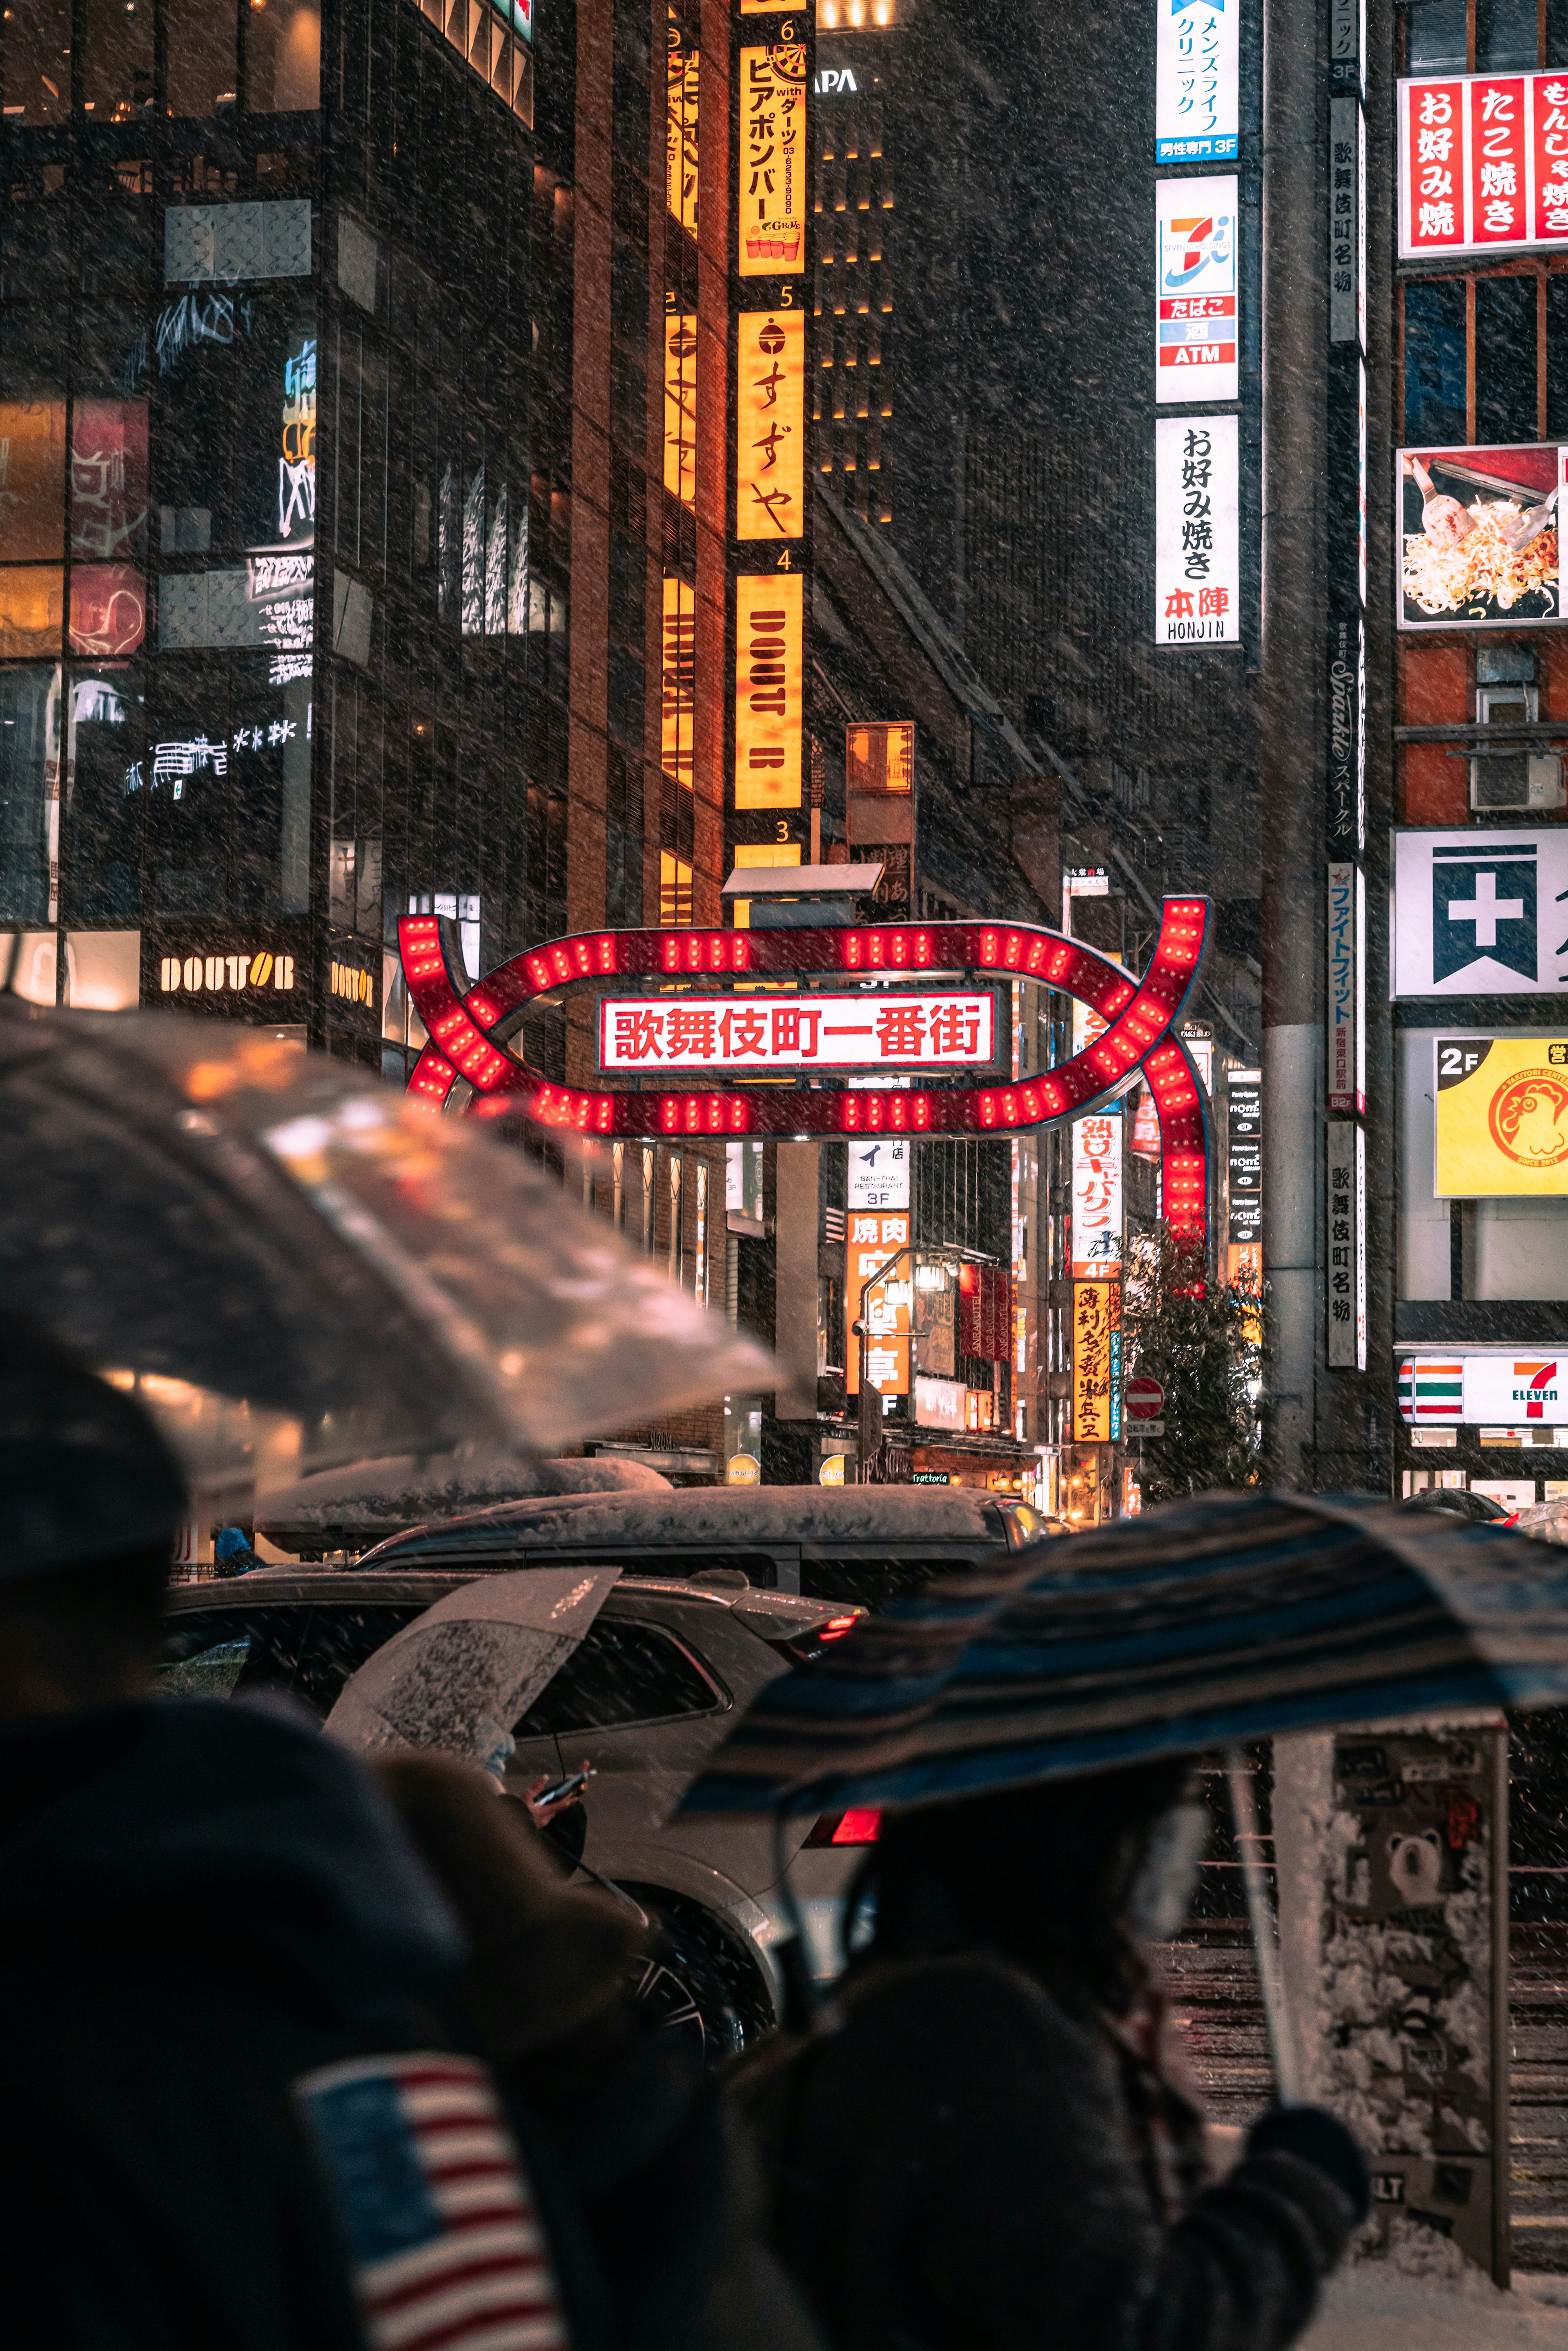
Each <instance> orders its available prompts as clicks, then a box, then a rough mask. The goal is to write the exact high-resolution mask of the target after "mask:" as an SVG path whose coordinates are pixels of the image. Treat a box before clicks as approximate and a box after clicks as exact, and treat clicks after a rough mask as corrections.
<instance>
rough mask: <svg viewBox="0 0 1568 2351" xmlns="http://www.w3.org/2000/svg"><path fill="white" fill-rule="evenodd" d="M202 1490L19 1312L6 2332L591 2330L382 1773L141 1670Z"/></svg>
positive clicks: (231, 2334)
mask: <svg viewBox="0 0 1568 2351" xmlns="http://www.w3.org/2000/svg"><path fill="white" fill-rule="evenodd" d="M187 1507H188V1505H187V1499H186V1494H185V1489H184V1481H183V1476H182V1474H181V1471H180V1468H179V1466H178V1464H177V1463H176V1461H175V1459H174V1458H173V1457H172V1454H171V1453H170V1451H169V1449H168V1447H166V1445H165V1444H164V1442H163V1440H162V1437H161V1436H160V1435H159V1432H158V1430H157V1429H156V1427H155V1426H153V1424H152V1421H151V1420H150V1419H149V1418H148V1416H146V1414H145V1413H144V1411H143V1410H142V1408H141V1405H139V1404H138V1403H137V1402H136V1401H135V1399H134V1398H133V1397H132V1396H131V1395H126V1394H124V1393H123V1392H121V1391H120V1390H119V1389H117V1388H115V1387H112V1386H110V1384H107V1383H106V1382H104V1381H101V1380H99V1379H98V1378H96V1377H94V1376H93V1375H92V1374H90V1373H89V1372H88V1371H87V1370H86V1369H85V1368H83V1367H82V1366H81V1365H80V1364H78V1363H77V1362H76V1361H75V1360H74V1359H73V1358H72V1357H70V1356H69V1355H68V1354H67V1353H65V1351H64V1350H63V1349H61V1348H59V1347H57V1346H56V1345H55V1344H54V1343H52V1342H51V1341H49V1340H48V1339H47V1338H46V1337H45V1335H44V1334H43V1333H42V1332H40V1331H38V1330H37V1328H36V1327H33V1326H30V1325H28V1324H26V1322H23V1321H22V1320H21V1319H20V1318H18V1317H16V1316H0V2005H3V2009H4V2013H5V2017H6V2019H7V2021H8V2024H9V2028H10V2029H9V2031H8V2033H7V2036H6V2041H5V2049H4V2052H3V2053H0V2109H3V2111H4V2113H5V2158H4V2161H3V2163H0V2262H3V2265H4V2272H5V2309H6V2316H7V2320H8V2339H9V2340H12V2341H15V2342H16V2343H28V2344H45V2343H47V2344H50V2345H58V2346H62V2351H77V2346H81V2351H89V2346H90V2351H211V2346H214V2345H218V2344H221V2345H223V2346H225V2351H380V2346H385V2345H390V2344H392V2343H399V2344H402V2343H407V2342H409V2341H410V2340H411V2339H413V2336H415V2335H420V2334H421V2332H422V2330H421V2325H420V2322H421V2318H422V2314H431V2315H430V2316H429V2324H430V2325H434V2323H435V2320H436V2319H439V2322H440V2341H441V2343H442V2345H443V2346H444V2351H470V2346H475V2351H477V2346H480V2345H481V2344H482V2345H483V2346H485V2351H498V2346H521V2345H523V2344H527V2345H528V2346H529V2351H567V2340H568V2337H567V2325H566V2321H565V2318H564V2316H563V2313H562V2305H561V2297H560V2294H559V2291H558V2286H557V2283H556V2278H555V2273H554V2270H553V2267H552V2263H551V2259H550V2255H549V2252H548V2251H547V2250H546V2247H545V2245H544V2242H543V2239H542V2234H541V2230H540V2226H539V2223H538V2219H537V2216H536V2213H535V2210H534V2206H533V2199H532V2192H531V2189H530V2187H529V2185H528V2180H527V2178H526V2176H525V2174H524V2172H523V2170H522V2168H521V2166H520V2163H519V2160H518V2158H517V2153H516V2149H515V2147H514V2145H513V2142H512V2139H511V2137H510V2134H509V2131H508V2128H507V2123H506V2121H505V2120H504V2118H503V2115H502V2110H501V2105H500V2101H499V2098H498V2095H497V2092H496V2091H495V2089H494V2087H493V2086H492V2085H491V2082H490V2079H489V2076H488V2074H486V2069H485V2067H484V2065H483V2064H481V2063H480V2062H478V2061H477V2060H476V2058H475V2057H473V2056H471V2055H468V2054H466V2053H465V2052H464V2050H463V2049H462V2047H461V2045H460V2041H459V2037H458V2035H457V2033H456V2032H455V2028H454V2025H453V2024H452V2023H450V2022H444V2019H445V2018H446V2017H448V2016H451V2015H455V1995H456V1989H457V1986H458V1983H459V1980H460V1977H461V1972H462V1968H463V1964H464V1958H465V1947H464V1943H463V1939H462V1937H461V1935H460V1933H459V1930H458V1928H457V1925H456V1922H455V1918H454V1917H453V1915H452V1913H451V1911H450V1910H449V1909H448V1907H446V1905H445V1903H444V1900H443V1898H442V1896H441V1895H440V1894H439V1893H438V1891H437V1889H436V1885H435V1882H434V1878H433V1877H432V1876H430V1875H429V1874H428V1873H427V1872H426V1870H425V1869H424V1867H423V1865H422V1864H421V1863H420V1861H419V1860H418V1859H417V1858H416V1855H415V1854H414V1851H413V1847H412V1845H411V1844H409V1843H408V1842H407V1841H406V1840H405V1838H404V1837H403V1835H402V1834H401V1833H400V1831H399V1828H398V1825H397V1823H396V1820H395V1818H394V1816H393V1813H392V1808H391V1806H390V1805H389V1803H388V1802H387V1801H386V1799H385V1797H384V1796H383V1795H382V1793H381V1792H380V1791H379V1790H378V1789H377V1787H376V1785H375V1783H374V1782H373V1780H372V1779H371V1776H370V1774H369V1773H367V1772H366V1771H364V1770H363V1768H362V1767H361V1765H359V1764H358V1763H356V1762H355V1761H354V1760H353V1759H352V1758H350V1756H348V1755H346V1754H344V1753H343V1752H342V1751H341V1750H340V1749H339V1748H338V1747H337V1746H335V1745H334V1744H333V1743H332V1742H330V1741H329V1740H324V1739H322V1738H320V1737H319V1735H318V1733H317V1732H316V1730H315V1729H314V1728H313V1727H312V1726H311V1725H309V1724H308V1722H306V1721H305V1720H303V1719H292V1718H290V1717H288V1716H287V1715H286V1714H284V1713H280V1712H277V1711H275V1710H268V1709H267V1708H266V1707H265V1706H261V1705H247V1704H245V1703H243V1702H242V1703H235V1704H229V1705H225V1704H218V1703H204V1702H201V1701H190V1702H185V1703H181V1704H174V1703H172V1702H170V1701H167V1700H162V1699H159V1698H155V1697H154V1696H153V1695H152V1683H153V1673H154V1667H155V1665H156V1661H157V1657H158V1653H159V1647H160V1644H161V1641H162V1622H163V1601H164V1594H165V1591H166V1587H167V1584H168V1580H169V1573H170V1567H171V1563H172V1551H173V1540H174V1535H175V1532H176V1530H177V1529H178V1527H179V1526H180V1525H181V1524H182V1523H183V1520H184V1517H185V1513H186V1510H187ZM454 2133H457V2134H458V2137H456V2138H455V2137H453V2134H454ZM454 2148H455V2149H456V2150H457V2155H456V2158H454V2157H453V2153H452V2150H453V2149H454ZM481 2174H482V2178H483V2183H484V2193H483V2197H482V2198H481V2199H478V2200H476V2194H475V2190H474V2187H473V2181H474V2179H476V2177H479V2176H480V2175H481ZM481 2221H482V2222H483V2223H484V2241H483V2246H482V2248H481V2249H480V2250H482V2252H483V2256H484V2258H483V2261H482V2262H481V2261H477V2260H476V2246H477V2244H478V2241H477V2240H476V2238H475V2236H474V2235H473V2234H472V2233H471V2231H472V2230H473V2228H474V2226H475V2225H476V2223H478V2222H481ZM503 2319H504V2320H505V2322H506V2323H505V2324H504V2325H503V2324H502V2321H503ZM389 2330H390V2331H389ZM432 2339H433V2338H432Z"/></svg>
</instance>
